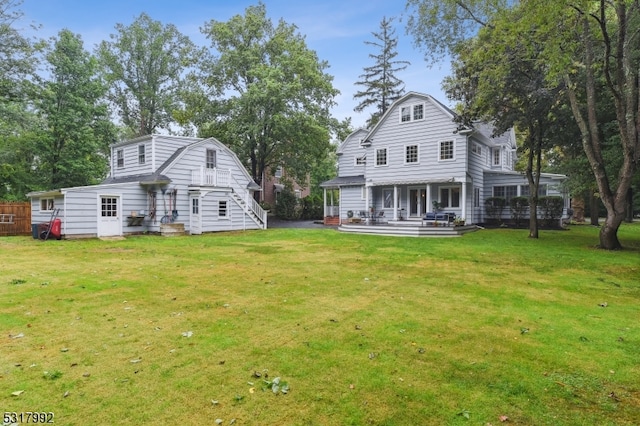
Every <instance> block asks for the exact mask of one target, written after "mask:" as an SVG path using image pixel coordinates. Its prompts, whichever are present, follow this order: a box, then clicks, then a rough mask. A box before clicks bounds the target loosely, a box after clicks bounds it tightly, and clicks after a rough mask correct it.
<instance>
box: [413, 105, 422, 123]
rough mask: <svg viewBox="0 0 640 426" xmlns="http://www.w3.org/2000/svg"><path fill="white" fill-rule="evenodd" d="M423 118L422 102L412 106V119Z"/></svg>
mask: <svg viewBox="0 0 640 426" xmlns="http://www.w3.org/2000/svg"><path fill="white" fill-rule="evenodd" d="M423 118H424V104H418V105H414V106H413V119H414V121H415V120H422V119H423Z"/></svg>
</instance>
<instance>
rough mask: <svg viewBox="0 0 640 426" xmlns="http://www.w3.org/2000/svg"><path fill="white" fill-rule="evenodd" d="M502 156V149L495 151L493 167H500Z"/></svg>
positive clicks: (495, 149)
mask: <svg viewBox="0 0 640 426" xmlns="http://www.w3.org/2000/svg"><path fill="white" fill-rule="evenodd" d="M501 160H502V155H501V153H500V148H494V149H493V165H494V166H499V165H500V164H501V163H502V161H501Z"/></svg>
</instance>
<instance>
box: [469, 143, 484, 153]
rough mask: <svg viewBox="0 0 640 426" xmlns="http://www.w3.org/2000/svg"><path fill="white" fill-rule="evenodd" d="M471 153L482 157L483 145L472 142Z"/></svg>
mask: <svg viewBox="0 0 640 426" xmlns="http://www.w3.org/2000/svg"><path fill="white" fill-rule="evenodd" d="M471 152H473V153H474V154H476V155H477V156H481V155H482V145H480V144H477V143H475V142H472V143H471Z"/></svg>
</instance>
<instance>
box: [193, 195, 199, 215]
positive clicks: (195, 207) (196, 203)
mask: <svg viewBox="0 0 640 426" xmlns="http://www.w3.org/2000/svg"><path fill="white" fill-rule="evenodd" d="M191 213H193V214H200V200H199V199H198V198H192V199H191Z"/></svg>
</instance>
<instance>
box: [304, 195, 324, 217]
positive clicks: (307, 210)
mask: <svg viewBox="0 0 640 426" xmlns="http://www.w3.org/2000/svg"><path fill="white" fill-rule="evenodd" d="M323 203H324V202H323V200H322V197H320V196H318V195H309V196H307V197H304V198H303V199H302V200H301V204H302V211H301V213H300V217H301V218H302V219H305V220H317V219H322V216H323V213H324V211H323V209H324V204H323Z"/></svg>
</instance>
